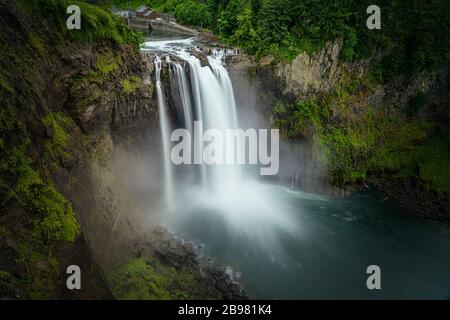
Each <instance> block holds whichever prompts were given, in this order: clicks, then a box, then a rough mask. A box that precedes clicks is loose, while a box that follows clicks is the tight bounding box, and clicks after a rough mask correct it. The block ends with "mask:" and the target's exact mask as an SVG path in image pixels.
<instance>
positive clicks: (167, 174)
mask: <svg viewBox="0 0 450 320" xmlns="http://www.w3.org/2000/svg"><path fill="white" fill-rule="evenodd" d="M154 62H155V72H156V95H157V99H158V112H159V125H160V129H161V140H162V146H163V163H164V189H165V190H164V194H165V200H166V203H165V205H166V206H167V207H168V208H171V207H172V205H173V178H172V163H171V161H170V132H171V129H170V122H169V119H168V114H167V105H166V100H165V97H164V91H163V88H162V83H161V65H162V63H161V58H160V57H159V56H157V57H156V59H155V61H154Z"/></svg>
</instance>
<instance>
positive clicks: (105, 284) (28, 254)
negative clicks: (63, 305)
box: [0, 0, 244, 299]
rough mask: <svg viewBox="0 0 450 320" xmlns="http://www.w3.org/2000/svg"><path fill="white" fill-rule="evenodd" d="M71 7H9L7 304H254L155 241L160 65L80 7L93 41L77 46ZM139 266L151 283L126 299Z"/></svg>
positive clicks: (1, 80)
mask: <svg viewBox="0 0 450 320" xmlns="http://www.w3.org/2000/svg"><path fill="white" fill-rule="evenodd" d="M64 3H65V2H64V1H54V2H52V3H51V4H48V6H47V5H45V6H44V5H42V4H39V3H37V2H30V3H28V2H23V3H22V2H20V3H17V2H15V1H13V2H9V1H3V0H1V1H0V11H1V12H2V14H1V16H0V29H1V33H0V38H1V42H2V47H1V48H0V55H1V59H0V66H1V68H0V106H1V112H0V125H1V127H0V133H1V138H0V155H1V159H2V161H1V163H2V164H1V167H0V191H1V193H0V204H1V214H0V298H40V299H49V298H65V299H71V298H83V299H109V298H113V297H116V298H141V299H142V298H152V299H161V298H163V299H170V298H181V297H186V296H195V297H201V298H212V297H216V298H240V297H244V295H243V294H242V293H241V291H240V289H239V287H238V286H236V285H235V284H234V283H233V282H232V281H231V280H230V279H229V277H228V276H226V275H225V273H224V272H222V271H217V270H216V269H214V268H210V267H207V268H204V267H203V266H202V264H200V263H198V261H197V260H196V259H197V258H196V255H197V254H196V253H195V250H190V249H188V245H187V244H184V243H182V242H179V241H178V242H177V240H176V239H175V237H174V236H172V235H170V234H169V233H168V232H167V231H164V232H163V231H161V229H159V230H160V231H159V232H156V233H151V230H152V229H154V228H155V227H157V226H158V221H159V216H158V215H159V210H158V208H157V207H155V205H154V204H155V203H158V201H156V200H157V199H158V197H159V196H160V190H159V189H160V183H159V177H158V171H159V169H158V168H159V167H158V166H155V165H154V164H155V163H157V162H158V161H159V142H158V141H159V140H160V139H159V128H158V121H157V120H158V119H157V117H158V115H157V109H156V101H155V100H156V98H155V93H154V87H153V79H154V70H153V62H152V57H150V56H146V55H141V53H140V51H139V48H138V46H137V45H136V41H135V40H136V36H135V35H133V33H132V32H131V31H130V30H129V29H128V28H126V27H124V26H123V25H122V24H121V22H120V21H118V20H117V21H116V20H114V19H113V18H112V17H111V16H110V14H109V13H107V12H106V11H103V9H101V8H99V7H96V6H93V5H89V4H82V5H83V8H82V9H83V13H84V16H85V17H86V16H87V17H89V20H84V21H83V22H82V23H84V24H83V25H84V27H85V28H86V29H87V30H86V29H85V30H84V33H83V34H71V33H70V32H68V31H67V30H65V29H64V28H65V24H61V23H60V19H58V17H63V18H64V17H65V7H64V5H65V4H64ZM41 5H42V6H41ZM80 5H81V4H80ZM100 18H101V19H103V20H102V21H101V22H100V21H97V22H98V24H96V22H95V21H96V20H95V19H100ZM63 20H64V19H63ZM93 21H94V26H97V28H94V29H92V30H91V29H89V24H92V23H93ZM105 23H109V25H108V28H109V29H108V30H101V28H102V27H103V26H104V24H105ZM155 181H156V182H158V183H155ZM162 230H163V229H162ZM149 234H152V235H153V236H151V237H149ZM164 241H165V242H164ZM162 243H166V244H165V245H162ZM159 244H160V245H159ZM180 252H181V254H180ZM136 259H137V260H136ZM139 259H140V260H139ZM187 261H191V262H190V263H187ZM136 263H137V264H138V266H140V267H142V268H143V271H142V270H140V271H139V276H138V278H139V279H140V280H141V281H142V279H144V278H142V273H141V271H142V272H144V273H145V274H146V277H147V278H145V279H147V280H148V281H145V282H144V283H142V285H141V286H139V285H138V284H133V285H132V286H129V290H131V291H129V292H126V293H124V292H123V291H121V290H120V288H123V287H124V286H128V284H127V283H126V282H127V281H129V280H130V277H128V276H127V277H125V278H123V277H121V270H125V272H126V274H127V275H129V274H132V273H133V270H135V269H132V268H129V266H135V265H136ZM155 264H157V266H158V267H157V268H156V269H155ZM68 265H78V266H80V268H81V270H82V290H68V289H67V287H66V278H67V276H68V275H67V274H66V268H67V266H68ZM208 270H210V271H208ZM105 275H106V276H105ZM168 284H169V285H170V286H169V287H167V285H168ZM118 288H119V289H118ZM198 288H203V289H198ZM194 289H195V290H196V291H195V293H193V291H192V290H194ZM142 292H145V294H143V295H142V294H140V293H142Z"/></svg>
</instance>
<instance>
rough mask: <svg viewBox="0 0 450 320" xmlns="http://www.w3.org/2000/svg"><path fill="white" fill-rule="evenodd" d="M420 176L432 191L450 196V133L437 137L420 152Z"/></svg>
mask: <svg viewBox="0 0 450 320" xmlns="http://www.w3.org/2000/svg"><path fill="white" fill-rule="evenodd" d="M418 159H419V161H418V162H419V175H420V178H421V179H423V180H424V181H427V182H428V183H429V186H430V188H431V189H432V190H436V191H438V192H442V193H445V194H447V195H449V196H450V133H447V134H445V135H441V136H437V137H434V138H432V139H430V140H429V141H427V143H426V144H425V145H424V146H422V147H421V148H420V150H419V155H418Z"/></svg>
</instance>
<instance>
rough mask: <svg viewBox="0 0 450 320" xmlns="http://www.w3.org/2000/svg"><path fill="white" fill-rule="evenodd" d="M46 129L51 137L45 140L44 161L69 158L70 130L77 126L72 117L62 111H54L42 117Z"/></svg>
mask: <svg viewBox="0 0 450 320" xmlns="http://www.w3.org/2000/svg"><path fill="white" fill-rule="evenodd" d="M42 123H43V124H44V126H45V128H46V131H47V132H48V134H50V135H51V136H50V138H49V139H47V140H46V141H45V149H46V150H45V151H46V152H45V156H44V161H46V160H47V161H50V162H53V161H58V160H59V161H62V162H64V161H65V160H68V159H69V158H70V157H71V154H70V153H69V152H67V147H68V143H69V139H70V132H71V130H72V128H73V127H74V126H75V123H74V121H73V120H72V118H70V117H68V116H66V115H64V114H62V113H61V112H56V113H55V112H52V113H50V114H48V115H46V116H45V117H44V118H42Z"/></svg>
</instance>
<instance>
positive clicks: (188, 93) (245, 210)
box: [145, 42, 298, 252]
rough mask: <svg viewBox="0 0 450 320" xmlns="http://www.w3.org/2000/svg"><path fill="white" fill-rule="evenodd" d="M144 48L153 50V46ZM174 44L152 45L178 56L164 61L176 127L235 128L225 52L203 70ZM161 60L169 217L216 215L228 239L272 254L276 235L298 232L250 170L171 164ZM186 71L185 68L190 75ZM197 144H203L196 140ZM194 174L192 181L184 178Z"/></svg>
mask: <svg viewBox="0 0 450 320" xmlns="http://www.w3.org/2000/svg"><path fill="white" fill-rule="evenodd" d="M145 45H148V47H149V48H151V47H152V46H151V43H146V44H145ZM178 45H179V44H175V43H170V42H164V43H161V42H160V43H158V44H155V45H154V46H155V47H157V48H158V50H157V51H158V52H159V54H160V55H161V56H163V55H165V56H169V55H173V56H176V57H177V58H176V59H166V61H167V64H168V65H169V75H170V85H171V87H172V93H173V94H176V95H178V99H173V100H174V101H175V103H178V104H179V105H177V108H176V110H178V113H179V114H178V115H177V116H178V118H179V120H180V125H181V126H182V127H184V128H186V129H187V130H190V131H191V133H193V132H192V128H193V123H194V121H201V122H202V124H203V127H204V130H208V129H217V130H222V131H225V130H229V129H238V128H239V126H238V112H237V106H236V101H235V97H234V90H233V85H232V82H231V79H230V77H229V75H228V71H227V69H226V67H225V65H224V63H223V57H224V54H225V53H224V52H223V51H220V50H213V52H212V54H211V55H210V56H208V57H207V61H208V65H205V66H202V64H201V62H200V60H199V59H198V58H197V57H195V56H194V55H191V54H190V53H189V52H188V51H187V50H185V49H184V48H183V46H181V45H180V46H178ZM184 45H186V44H185V43H184ZM161 52H163V53H162V54H161ZM161 56H158V57H157V58H156V59H155V65H156V74H157V94H158V106H159V111H160V123H161V138H162V140H163V141H162V145H163V152H164V157H163V161H164V177H165V178H164V181H165V183H166V186H165V192H166V197H165V198H166V201H172V202H171V203H170V208H171V210H169V214H168V215H166V217H167V219H168V220H171V221H172V223H174V221H175V223H176V222H180V221H185V222H186V220H185V218H186V217H191V218H192V219H195V217H197V218H198V217H201V216H202V215H203V214H208V215H214V216H215V217H216V221H217V223H221V224H223V228H224V229H227V230H229V231H230V236H232V237H236V236H238V237H243V240H246V241H254V242H255V244H258V246H260V247H261V248H263V249H269V250H270V251H272V252H273V251H274V250H278V248H277V249H275V247H276V242H277V241H276V238H277V235H278V234H280V233H285V232H288V233H296V232H297V231H298V228H297V227H296V226H295V224H294V223H293V222H292V221H293V219H292V217H291V216H290V212H291V210H290V209H289V206H288V205H286V204H284V203H281V202H280V199H277V197H275V196H273V194H271V187H270V186H269V185H266V184H263V183H261V182H260V181H258V179H257V177H256V176H255V175H254V174H253V172H252V170H250V168H247V167H246V166H240V165H206V164H200V165H195V166H187V167H186V168H179V167H176V166H173V164H172V163H171V162H170V161H171V159H170V151H169V149H170V146H171V143H172V141H170V136H171V132H170V124H169V123H168V117H167V105H166V103H165V100H164V95H163V92H164V90H163V89H162V84H161V79H160V72H161ZM180 60H181V61H180ZM185 68H188V69H189V76H188V74H187V72H186V69H185ZM180 125H179V126H180ZM191 136H192V137H194V136H196V135H191ZM200 139H201V136H200ZM195 143H203V141H194V144H195ZM223 144H224V148H223V149H224V150H225V151H226V150H231V149H232V148H234V144H233V142H232V141H229V140H225V141H224V142H223ZM194 157H195V155H194ZM172 170H173V171H172ZM180 171H189V174H186V172H182V173H181V174H180ZM192 175H193V176H195V177H196V179H194V180H192V179H185V177H186V176H192ZM169 180H170V181H169ZM188 220H190V219H188ZM186 223H188V222H186Z"/></svg>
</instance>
